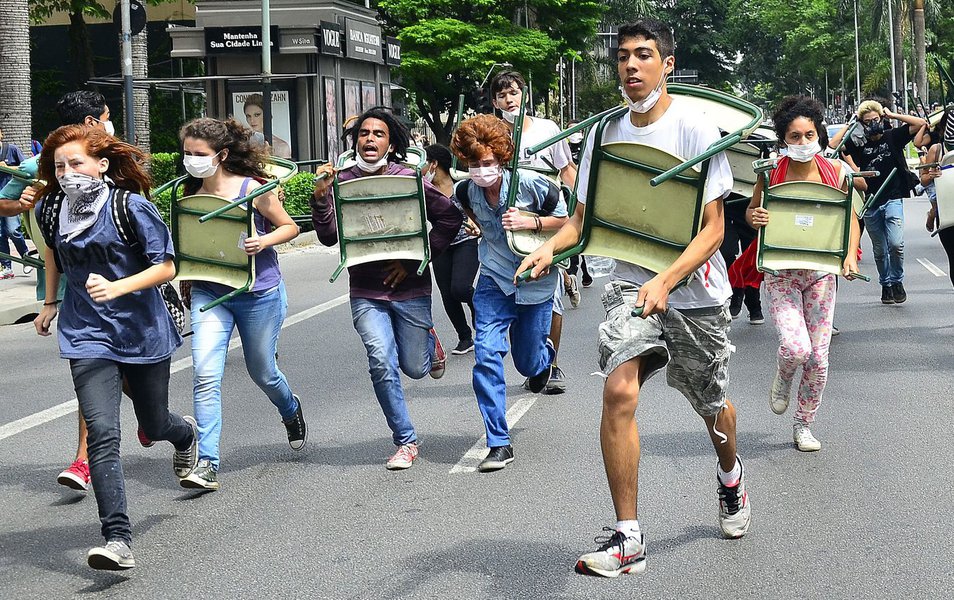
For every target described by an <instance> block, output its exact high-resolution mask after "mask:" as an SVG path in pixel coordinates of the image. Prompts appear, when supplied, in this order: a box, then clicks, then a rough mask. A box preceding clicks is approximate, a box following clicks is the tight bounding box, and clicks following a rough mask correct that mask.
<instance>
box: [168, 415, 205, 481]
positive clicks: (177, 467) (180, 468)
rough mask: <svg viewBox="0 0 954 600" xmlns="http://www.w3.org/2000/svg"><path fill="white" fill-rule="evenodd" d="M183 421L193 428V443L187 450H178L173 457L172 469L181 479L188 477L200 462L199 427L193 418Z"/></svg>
mask: <svg viewBox="0 0 954 600" xmlns="http://www.w3.org/2000/svg"><path fill="white" fill-rule="evenodd" d="M182 419H183V420H184V421H185V422H186V423H188V424H189V427H191V428H192V442H191V443H190V444H189V447H188V448H186V449H185V450H176V451H175V453H174V454H173V455H172V469H173V470H174V471H175V472H176V477H178V478H179V479H182V478H183V477H187V476H188V475H189V473H191V472H192V469H194V468H195V466H196V464H198V462H199V426H198V425H197V424H196V422H195V419H193V418H192V417H189V416H185V417H182Z"/></svg>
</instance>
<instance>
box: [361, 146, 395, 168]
mask: <svg viewBox="0 0 954 600" xmlns="http://www.w3.org/2000/svg"><path fill="white" fill-rule="evenodd" d="M388 150H389V151H390V148H389V149H388ZM354 160H355V161H356V162H357V163H358V168H359V169H361V170H362V171H364V172H365V173H375V172H377V171H380V170H381V167H383V166H384V165H386V164H388V156H387V154H385V155H384V156H382V157H381V159H380V160H378V161H376V162H373V163H371V162H368V161H366V160H364V157H363V156H361V153H360V152H355V153H354Z"/></svg>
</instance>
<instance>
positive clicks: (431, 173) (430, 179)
mask: <svg viewBox="0 0 954 600" xmlns="http://www.w3.org/2000/svg"><path fill="white" fill-rule="evenodd" d="M436 174H437V171H434V170H431V171H428V172H427V174H426V175H424V181H426V182H428V183H434V175H436Z"/></svg>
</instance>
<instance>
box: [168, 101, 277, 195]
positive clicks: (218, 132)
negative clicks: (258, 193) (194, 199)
mask: <svg viewBox="0 0 954 600" xmlns="http://www.w3.org/2000/svg"><path fill="white" fill-rule="evenodd" d="M252 134H253V131H252V130H251V129H249V128H248V127H245V126H244V125H242V124H241V123H239V122H238V121H236V120H235V119H225V120H224V121H220V120H218V119H212V118H210V117H202V118H199V119H193V120H192V121H189V122H188V123H186V124H185V125H183V126H182V129H180V130H179V139H180V140H182V141H185V139H186V138H187V137H190V138H194V139H197V140H203V141H204V142H206V143H207V144H208V145H209V147H211V148H212V150H214V151H216V152H221V151H222V150H225V149H227V150H228V151H229V152H228V154H227V155H226V157H225V159H224V160H222V163H221V164H222V168H223V169H225V170H226V171H229V172H230V173H235V174H236V175H244V176H245V177H258V178H261V179H268V178H269V176H268V173H266V172H265V162H266V161H267V160H268V150H266V149H265V148H264V147H262V146H260V145H258V144H256V143H255V142H254V141H252ZM184 187H185V191H186V193H187V194H194V193H196V192H197V191H199V188H201V187H202V180H201V179H199V178H197V177H192V176H191V175H190V176H189V177H188V178H187V179H186V180H185V184H184Z"/></svg>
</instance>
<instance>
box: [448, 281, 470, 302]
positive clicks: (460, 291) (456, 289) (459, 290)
mask: <svg viewBox="0 0 954 600" xmlns="http://www.w3.org/2000/svg"><path fill="white" fill-rule="evenodd" d="M450 292H451V298H453V299H454V300H456V301H457V302H470V301H471V299H472V298H473V296H474V288H473V287H472V286H471V285H470V282H467V281H455V282H452V283H451V289H450Z"/></svg>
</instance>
